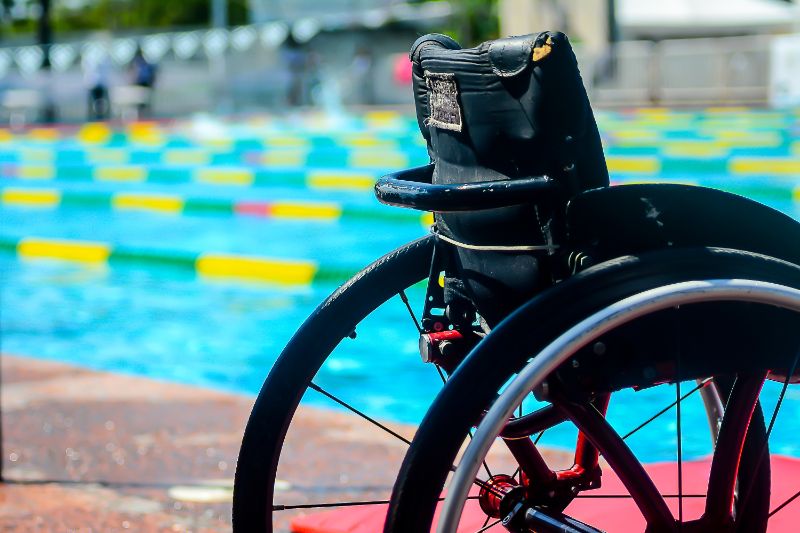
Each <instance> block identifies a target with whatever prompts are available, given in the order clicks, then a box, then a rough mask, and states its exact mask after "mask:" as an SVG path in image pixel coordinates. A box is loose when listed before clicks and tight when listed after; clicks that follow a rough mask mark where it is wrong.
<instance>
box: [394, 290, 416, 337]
mask: <svg viewBox="0 0 800 533" xmlns="http://www.w3.org/2000/svg"><path fill="white" fill-rule="evenodd" d="M397 294H399V295H400V299H401V300H403V303H404V304H406V309H408V314H409V315H411V320H413V321H414V325H415V326H416V327H417V331H418V332H420V333H422V326H420V325H419V320H417V315H415V314H414V310H413V309H412V308H411V303H409V301H408V296H406V291H400V292H399V293H397Z"/></svg>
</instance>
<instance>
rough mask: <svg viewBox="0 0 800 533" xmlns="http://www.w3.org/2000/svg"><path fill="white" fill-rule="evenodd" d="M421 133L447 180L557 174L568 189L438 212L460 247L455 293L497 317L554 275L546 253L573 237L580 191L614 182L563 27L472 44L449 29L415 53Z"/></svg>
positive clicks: (438, 179) (437, 174) (448, 237)
mask: <svg viewBox="0 0 800 533" xmlns="http://www.w3.org/2000/svg"><path fill="white" fill-rule="evenodd" d="M411 60H412V64H413V66H412V68H413V83H414V97H415V103H416V110H417V119H418V122H419V127H420V130H421V132H422V134H423V136H424V137H425V139H426V141H427V143H428V152H429V154H430V157H431V160H432V161H433V162H434V163H435V171H434V175H433V182H434V183H436V184H453V183H475V182H483V181H500V180H513V179H519V178H525V177H531V176H540V175H547V176H549V177H551V178H552V179H554V180H556V181H557V182H558V184H559V187H558V191H559V192H558V193H556V194H555V195H553V196H550V197H547V198H542V199H541V201H536V202H531V203H527V204H523V205H519V206H513V207H507V208H500V209H488V210H481V211H474V212H468V213H437V214H436V216H435V226H436V231H438V232H439V233H440V235H441V236H442V237H443V240H444V241H446V242H449V243H451V244H452V243H455V244H454V246H455V249H454V254H453V257H454V263H455V267H454V268H453V270H454V277H453V279H452V280H448V283H449V284H450V287H449V288H451V289H452V290H451V291H449V292H456V293H459V292H461V293H463V295H464V296H466V297H468V298H469V299H471V300H472V301H473V302H474V303H475V304H476V305H477V306H478V310H479V312H481V314H482V315H483V316H484V318H486V319H487V321H488V322H489V323H490V324H491V323H494V322H497V321H498V320H500V319H502V318H503V317H504V316H505V315H506V314H507V313H508V312H509V311H510V310H512V309H514V308H515V307H516V306H517V305H519V304H520V303H522V302H523V301H525V300H526V299H528V298H530V296H532V295H533V294H534V293H535V292H536V291H537V290H539V289H540V288H541V287H542V286H543V285H545V284H547V283H548V282H549V280H548V276H547V275H544V274H542V269H541V268H540V267H541V261H540V259H541V257H542V256H543V255H545V256H546V255H548V254H553V253H555V250H556V247H557V245H558V242H559V241H560V240H562V235H563V230H562V229H561V228H562V227H563V211H564V206H565V205H566V202H567V201H568V200H569V198H571V197H572V196H574V195H575V194H577V193H579V192H581V191H583V190H587V189H592V188H596V187H604V186H607V185H608V171H607V169H606V164H605V158H604V156H603V149H602V145H601V143H600V136H599V134H598V131H597V125H596V123H595V120H594V116H593V114H592V110H591V107H590V105H589V100H588V97H587V95H586V90H585V89H584V87H583V83H582V81H581V77H580V73H579V72H578V66H577V61H576V59H575V54H574V53H573V51H572V48H571V46H570V44H569V40H568V39H567V37H566V36H565V35H564V34H562V33H558V32H543V33H540V34H538V35H525V36H521V37H511V38H507V39H499V40H496V41H490V42H486V43H483V44H481V45H479V46H477V47H475V48H468V49H462V48H461V47H460V46H459V45H458V43H456V42H455V41H454V40H452V39H450V38H449V37H446V36H444V35H438V34H431V35H426V36H423V37H421V38H419V39H418V40H417V41H416V42H415V43H414V45H413V47H412V49H411Z"/></svg>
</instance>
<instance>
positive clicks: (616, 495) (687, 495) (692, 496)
mask: <svg viewBox="0 0 800 533" xmlns="http://www.w3.org/2000/svg"><path fill="white" fill-rule="evenodd" d="M660 496H661V497H662V498H705V497H706V495H705V494H661V495H660ZM575 498H586V499H604V498H627V499H629V500H630V499H632V498H633V496H631V495H630V494H577V495H575Z"/></svg>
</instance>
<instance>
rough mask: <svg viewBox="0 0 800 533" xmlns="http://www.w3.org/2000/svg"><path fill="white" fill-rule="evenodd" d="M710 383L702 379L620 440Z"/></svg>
mask: <svg viewBox="0 0 800 533" xmlns="http://www.w3.org/2000/svg"><path fill="white" fill-rule="evenodd" d="M710 383H711V378H706V379H704V380H703V381H701V382H700V383H699V384H698V385H697V386H696V387H694V388H692V390H690V391H689V392H687V393H686V394H684V395H683V396H681V397H679V398H678V400H676V401H674V402H672V403H670V404H669V405H668V406H666V407H664V408H663V409H661V410H660V411H658V412H657V413H655V414H654V415H653V416H651V417H650V418H648V419H647V420H645V421H644V422H642V423H641V424H639V425H638V426H636V427H635V428H633V429H632V430H630V431H629V432H627V433H626V434H625V435H623V436H622V440H625V439H627V438H628V437H630V436H631V435H633V434H634V433H636V432H637V431H639V430H640V429H642V428H644V427H645V426H647V425H648V424H649V423H651V422H652V421H653V420H655V419H656V418H658V417H659V416H661V415H663V414H664V413H666V412H667V411H669V410H670V409H672V408H673V407H675V406H676V405H677V404H678V403H679V402H682V401H683V400H685V399H686V398H688V397H689V396H691V395H692V394H694V393H695V392H697V391H699V390H700V389H702V388H703V387H707V386H708V385H709V384H710Z"/></svg>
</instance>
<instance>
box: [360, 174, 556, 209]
mask: <svg viewBox="0 0 800 533" xmlns="http://www.w3.org/2000/svg"><path fill="white" fill-rule="evenodd" d="M433 168H434V165H433V164H430V165H425V166H422V167H415V168H410V169H407V170H400V171H398V172H394V173H392V174H387V175H385V176H383V177H382V178H380V179H379V180H378V182H377V183H376V184H375V196H376V197H377V198H378V201H379V202H381V203H384V204H388V205H395V206H399V207H408V208H412V209H419V210H422V211H435V212H437V213H446V212H451V211H478V210H482V209H494V208H497V207H508V206H512V205H520V204H527V203H531V202H534V201H540V200H541V199H542V196H544V195H546V194H547V193H550V192H553V191H554V190H555V188H556V182H555V181H554V180H553V179H551V178H550V177H548V176H534V177H528V178H520V179H513V180H507V181H481V182H476V183H451V184H447V185H435V184H433V183H431V181H432V178H433Z"/></svg>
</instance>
